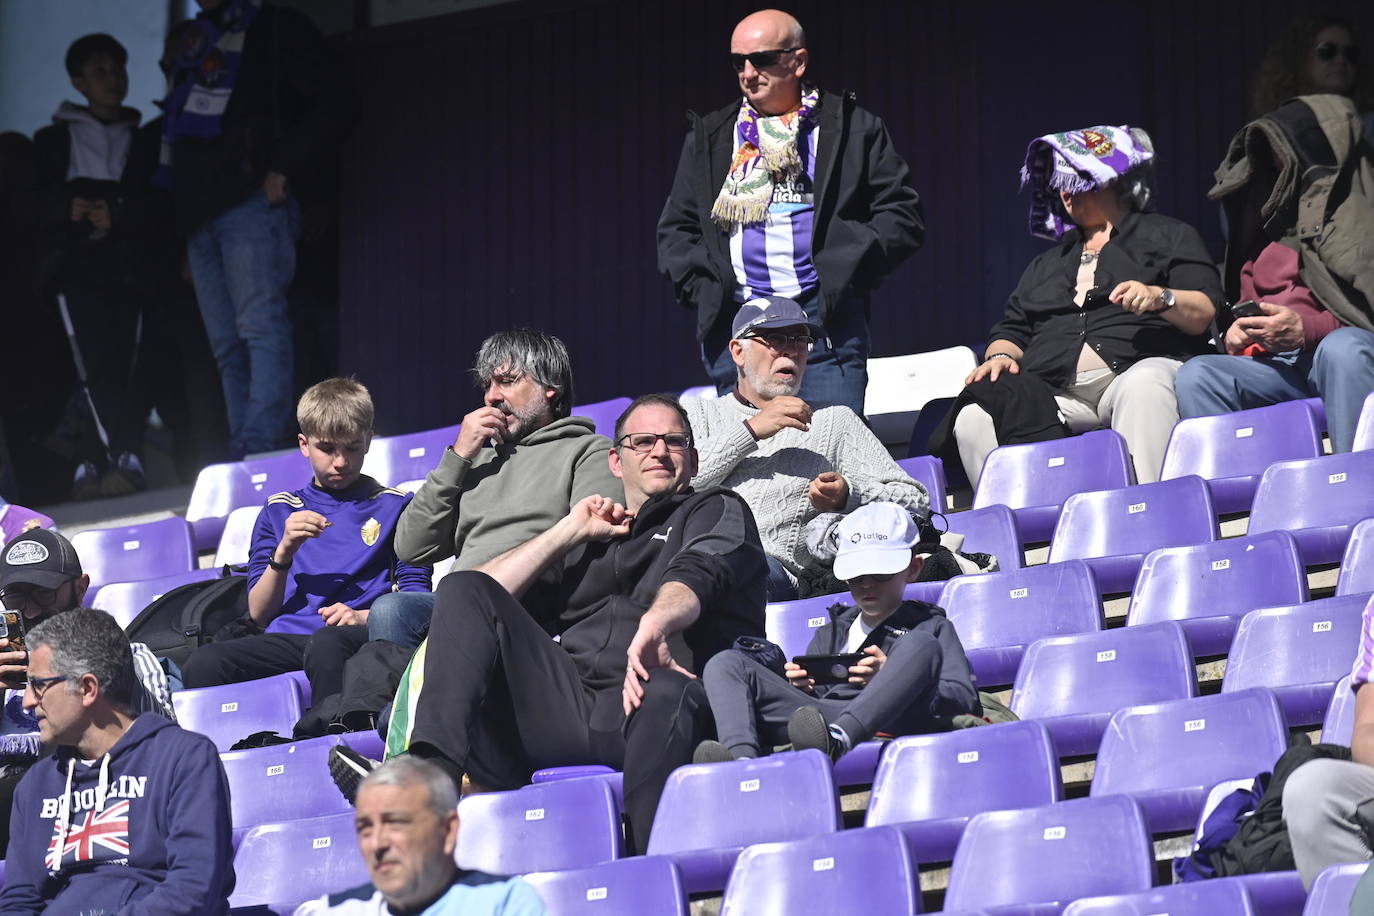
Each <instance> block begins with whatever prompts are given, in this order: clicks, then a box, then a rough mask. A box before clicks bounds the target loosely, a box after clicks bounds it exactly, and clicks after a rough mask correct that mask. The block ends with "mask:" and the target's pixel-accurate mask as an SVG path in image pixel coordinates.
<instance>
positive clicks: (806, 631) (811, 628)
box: [763, 592, 853, 659]
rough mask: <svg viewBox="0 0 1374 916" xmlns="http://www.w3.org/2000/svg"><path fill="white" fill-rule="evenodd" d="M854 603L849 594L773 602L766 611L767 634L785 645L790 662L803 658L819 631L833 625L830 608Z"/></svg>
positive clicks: (767, 606)
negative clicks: (801, 656)
mask: <svg viewBox="0 0 1374 916" xmlns="http://www.w3.org/2000/svg"><path fill="white" fill-rule="evenodd" d="M852 603H853V602H852V600H851V598H850V596H849V593H848V592H840V593H838V594H835V595H817V596H816V597H814V598H801V599H799V600H797V601H774V602H771V603H769V604H768V605H766V606H765V607H764V609H763V632H764V635H765V636H767V637H768V639H769V640H770V641H772V642H775V643H777V644H778V645H780V646H782V651H783V654H785V655H786V656H787V657H788V658H789V659H790V658H793V657H794V656H797V655H804V654H805V653H806V647H807V646H808V645H809V644H810V642H811V638H812V637H813V636H815V635H816V631H817V630H818V629H820V628H821V627H823V626H825V625H826V624H827V623H829V622H830V612H829V611H830V607H831V606H832V605H835V604H852Z"/></svg>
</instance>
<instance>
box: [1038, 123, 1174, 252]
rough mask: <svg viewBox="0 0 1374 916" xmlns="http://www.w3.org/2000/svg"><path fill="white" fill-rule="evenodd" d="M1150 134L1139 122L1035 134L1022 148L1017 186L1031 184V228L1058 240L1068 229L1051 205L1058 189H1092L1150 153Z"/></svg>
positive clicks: (1146, 159) (1151, 155) (1074, 191)
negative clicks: (1023, 154) (1040, 135)
mask: <svg viewBox="0 0 1374 916" xmlns="http://www.w3.org/2000/svg"><path fill="white" fill-rule="evenodd" d="M1154 155H1155V152H1154V144H1153V143H1152V142H1151V141H1150V135H1149V134H1147V133H1145V131H1143V130H1141V129H1140V128H1138V127H1127V126H1125V125H1122V126H1120V127H1111V126H1109V125H1100V126H1098V127H1087V128H1084V129H1083V130H1069V131H1063V132H1060V133H1056V134H1046V135H1045V136H1043V137H1036V138H1035V139H1034V140H1032V141H1031V142H1030V146H1029V148H1027V150H1026V164H1025V165H1023V166H1022V167H1021V187H1023V188H1024V187H1025V186H1026V185H1027V184H1029V185H1030V186H1031V208H1030V231H1031V235H1035V236H1039V237H1040V238H1047V239H1059V238H1061V237H1063V235H1064V233H1065V232H1066V231H1068V229H1069V228H1071V227H1070V226H1069V225H1068V224H1067V223H1066V222H1065V220H1064V217H1063V215H1062V213H1063V211H1062V210H1061V209H1060V208H1059V207H1057V206H1054V204H1053V201H1054V199H1055V196H1056V193H1057V192H1058V191H1068V192H1069V193H1070V194H1078V193H1081V192H1083V191H1095V190H1097V189H1098V188H1105V187H1106V186H1107V185H1109V184H1111V183H1112V182H1114V181H1116V180H1117V179H1119V178H1121V176H1123V175H1125V174H1126V173H1127V172H1129V171H1131V169H1134V168H1136V167H1137V166H1140V165H1144V164H1145V163H1147V162H1149V161H1150V160H1151V159H1153V158H1154Z"/></svg>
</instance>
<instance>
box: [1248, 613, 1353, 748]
mask: <svg viewBox="0 0 1374 916" xmlns="http://www.w3.org/2000/svg"><path fill="white" fill-rule="evenodd" d="M1367 599H1368V596H1366V595H1343V596H1341V597H1336V598H1323V599H1321V600H1320V601H1309V602H1307V603H1306V604H1295V605H1289V606H1287V607H1266V608H1260V609H1258V610H1254V611H1251V612H1250V613H1248V614H1246V615H1245V616H1244V617H1242V618H1241V621H1240V626H1239V627H1237V628H1236V638H1235V639H1234V640H1233V641H1232V643H1231V651H1230V653H1229V654H1228V656H1227V658H1226V677H1225V680H1223V681H1222V684H1221V692H1222V693H1232V692H1234V691H1237V690H1245V689H1247V688H1249V687H1268V688H1269V689H1270V690H1272V691H1274V694H1275V695H1276V696H1277V697H1278V698H1279V705H1280V706H1281V707H1283V715H1284V718H1285V719H1286V720H1287V721H1288V724H1289V725H1294V726H1296V725H1313V724H1318V723H1320V722H1321V720H1322V715H1323V714H1324V713H1325V712H1326V707H1327V706H1328V705H1329V704H1330V702H1331V695H1332V692H1333V691H1334V690H1335V689H1336V682H1337V681H1339V680H1340V679H1341V678H1343V677H1345V676H1346V675H1347V674H1349V673H1350V668H1351V665H1352V664H1353V663H1354V661H1355V651H1356V648H1357V647H1358V646H1359V644H1360V633H1361V632H1362V630H1363V625H1362V622H1363V620H1364V615H1365V605H1366V604H1367V603H1369V602H1368V600H1367Z"/></svg>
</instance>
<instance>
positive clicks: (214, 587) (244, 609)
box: [124, 569, 261, 666]
mask: <svg viewBox="0 0 1374 916" xmlns="http://www.w3.org/2000/svg"><path fill="white" fill-rule="evenodd" d="M247 616H248V577H247V576H242V575H236V574H232V573H230V572H229V571H228V570H227V569H226V571H225V575H223V576H222V577H220V578H218V579H210V580H207V581H205V582H192V583H190V584H189V585H182V586H179V587H177V588H174V589H172V590H171V591H170V592H167V593H166V594H165V595H163V596H162V597H161V598H158V599H157V600H156V601H154V602H153V603H152V604H150V605H148V606H147V607H146V608H144V609H143V610H142V611H140V612H139V615H138V616H137V617H135V618H134V619H133V622H132V623H130V624H129V625H128V626H127V627H125V628H124V631H125V632H126V633H127V634H128V636H129V641H130V642H141V643H144V644H145V645H146V646H147V647H148V648H149V649H152V650H153V654H154V655H156V656H157V657H158V658H169V659H171V660H172V661H174V662H176V664H177V665H178V666H182V665H185V664H186V660H187V659H188V658H190V657H191V653H192V652H194V651H195V650H196V649H199V648H200V647H201V646H203V645H205V644H206V643H208V642H213V641H214V640H215V638H216V635H217V634H219V633H220V632H221V631H222V630H225V631H226V633H227V632H228V631H233V630H235V628H236V627H239V621H240V618H243V619H245V620H246V619H247ZM231 625H232V626H231ZM226 628H228V629H227V630H226ZM240 628H242V627H240ZM258 632H261V631H260V630H259V631H258ZM234 635H249V634H248V633H247V632H244V633H242V634H238V633H235V634H234Z"/></svg>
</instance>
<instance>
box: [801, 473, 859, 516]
mask: <svg viewBox="0 0 1374 916" xmlns="http://www.w3.org/2000/svg"><path fill="white" fill-rule="evenodd" d="M806 497H807V499H810V500H811V505H812V506H814V507H815V508H816V509H818V510H819V511H821V512H840V511H842V510H843V509H844V506H845V503H847V502H849V481H847V480H845V479H844V478H843V477H841V476H840V475H839V474H838V473H836V472H835V471H825V472H823V473H821V474H818V475H816V479H815V480H813V481H811V486H810V487H808V488H807V491H806Z"/></svg>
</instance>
